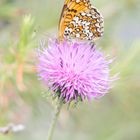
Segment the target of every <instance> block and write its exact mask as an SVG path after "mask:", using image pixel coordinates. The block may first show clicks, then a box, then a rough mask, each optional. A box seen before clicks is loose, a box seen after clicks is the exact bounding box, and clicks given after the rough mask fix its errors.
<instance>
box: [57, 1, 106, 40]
mask: <svg viewBox="0 0 140 140" xmlns="http://www.w3.org/2000/svg"><path fill="white" fill-rule="evenodd" d="M103 22H104V21H103V17H102V16H101V14H100V13H99V12H98V10H97V9H96V8H95V7H93V6H92V5H91V3H90V1H89V0H65V3H64V7H63V10H62V13H61V17H60V21H59V37H60V39H63V38H66V39H70V38H78V39H80V40H95V39H96V38H99V37H101V36H102V35H103V26H104V25H103Z"/></svg>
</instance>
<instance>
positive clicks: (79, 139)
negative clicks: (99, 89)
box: [0, 0, 140, 140]
mask: <svg viewBox="0 0 140 140" xmlns="http://www.w3.org/2000/svg"><path fill="white" fill-rule="evenodd" d="M92 3H93V4H94V6H96V7H98V9H99V10H100V11H101V13H102V14H103V16H104V19H105V33H104V36H103V37H102V38H101V39H100V40H98V41H97V42H96V43H97V45H98V46H99V47H101V48H102V50H103V51H105V53H106V54H110V55H111V56H112V57H114V58H115V60H114V62H113V64H112V74H114V73H120V79H119V80H118V81H117V82H115V83H114V85H113V88H112V90H111V91H110V93H109V94H107V95H106V96H105V97H103V98H102V99H101V100H99V101H93V102H92V103H87V102H86V103H84V104H80V105H79V106H78V107H77V108H75V109H70V111H67V107H64V109H63V110H62V113H61V115H60V118H59V123H58V129H57V131H56V133H55V137H54V139H57V140H70V139H71V138H72V139H73V140H93V139H95V140H125V139H126V140H139V139H140V125H139V124H140V111H139V107H140V102H139V98H140V76H139V74H140V65H139V62H140V55H139V53H140V28H139V24H140V16H139V9H140V1H139V0H114V1H111V0H102V1H97V0H92ZM62 6H63V1H59V0H40V1H35V0H24V1H22V0H1V1H0V127H2V126H5V125H7V124H8V123H11V122H12V123H22V124H24V125H25V126H26V129H25V131H22V132H20V133H16V134H8V135H6V136H4V135H2V134H0V140H18V139H20V140H24V139H27V140H39V139H44V138H45V137H46V134H47V131H48V126H49V122H50V120H51V116H52V115H51V113H52V112H53V106H52V104H51V103H50V101H46V98H43V95H44V92H45V88H44V87H43V86H42V84H41V83H40V82H39V81H38V79H37V76H36V71H35V68H34V66H35V63H36V54H35V48H37V46H38V42H39V40H40V39H41V38H42V37H45V36H46V35H47V36H48V35H49V36H50V34H53V33H54V35H55V36H56V35H57V34H56V33H57V27H58V21H59V16H60V13H61V9H62ZM50 112H51V113H50Z"/></svg>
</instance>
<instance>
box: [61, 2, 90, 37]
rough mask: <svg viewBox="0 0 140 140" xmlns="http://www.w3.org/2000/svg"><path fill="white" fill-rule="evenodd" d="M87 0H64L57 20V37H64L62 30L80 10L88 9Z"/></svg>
mask: <svg viewBox="0 0 140 140" xmlns="http://www.w3.org/2000/svg"><path fill="white" fill-rule="evenodd" d="M89 6H90V3H89V0H65V3H64V6H63V10H62V13H61V17H60V21H59V37H60V38H64V37H65V36H64V31H65V29H66V27H67V26H68V25H69V24H70V22H71V21H72V20H73V18H74V17H75V16H76V15H77V14H79V13H80V12H81V11H86V10H88V8H89Z"/></svg>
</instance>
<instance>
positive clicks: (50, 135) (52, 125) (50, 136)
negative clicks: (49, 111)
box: [47, 100, 63, 140]
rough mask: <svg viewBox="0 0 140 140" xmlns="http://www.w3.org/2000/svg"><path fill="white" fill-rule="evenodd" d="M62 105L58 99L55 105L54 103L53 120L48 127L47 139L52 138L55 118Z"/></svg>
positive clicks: (50, 139)
mask: <svg viewBox="0 0 140 140" xmlns="http://www.w3.org/2000/svg"><path fill="white" fill-rule="evenodd" d="M62 105H63V101H62V100H59V101H58V103H57V105H56V109H55V112H54V116H53V120H52V123H51V125H50V128H49V132H48V137H47V140H52V137H53V133H54V129H55V126H56V122H57V119H58V117H59V114H60V111H61V108H62Z"/></svg>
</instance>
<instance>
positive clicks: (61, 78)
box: [37, 40, 111, 102]
mask: <svg viewBox="0 0 140 140" xmlns="http://www.w3.org/2000/svg"><path fill="white" fill-rule="evenodd" d="M38 59H39V62H38V64H37V70H38V75H39V77H40V79H41V80H43V81H44V82H45V84H46V85H47V86H48V87H49V88H50V89H51V90H52V91H54V93H52V94H56V95H57V96H58V97H59V98H63V99H64V100H65V102H71V101H73V100H74V101H76V102H77V101H78V100H79V99H80V100H81V101H84V100H85V99H88V100H91V99H92V98H99V97H101V96H103V95H105V94H106V93H107V92H108V90H109V89H110V81H111V80H110V69H109V64H110V63H111V60H107V57H105V56H104V55H103V53H102V52H100V51H99V50H96V47H95V46H94V45H91V43H88V42H77V41H72V42H67V41H63V42H61V43H60V42H58V41H57V40H49V41H48V47H47V45H46V43H45V42H42V43H41V48H40V49H39V51H38Z"/></svg>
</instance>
